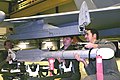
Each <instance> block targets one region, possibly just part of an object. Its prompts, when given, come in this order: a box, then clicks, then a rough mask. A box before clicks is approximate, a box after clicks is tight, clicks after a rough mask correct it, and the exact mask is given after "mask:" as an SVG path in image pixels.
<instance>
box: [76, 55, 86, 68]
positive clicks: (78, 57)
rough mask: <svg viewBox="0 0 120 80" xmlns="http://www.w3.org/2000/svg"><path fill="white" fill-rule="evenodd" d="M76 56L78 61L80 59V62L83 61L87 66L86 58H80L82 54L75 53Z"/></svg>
mask: <svg viewBox="0 0 120 80" xmlns="http://www.w3.org/2000/svg"><path fill="white" fill-rule="evenodd" d="M74 57H75V59H77V61H80V62H82V63H83V64H84V65H85V66H87V62H86V61H85V59H82V58H80V55H79V54H77V53H76V54H75V55H74Z"/></svg>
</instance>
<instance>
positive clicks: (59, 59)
mask: <svg viewBox="0 0 120 80" xmlns="http://www.w3.org/2000/svg"><path fill="white" fill-rule="evenodd" d="M57 60H58V62H59V63H61V62H65V60H63V59H61V58H60V57H58V58H57Z"/></svg>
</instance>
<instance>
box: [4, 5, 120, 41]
mask: <svg viewBox="0 0 120 80" xmlns="http://www.w3.org/2000/svg"><path fill="white" fill-rule="evenodd" d="M79 13H80V11H72V12H64V13H56V14H48V15H38V16H31V17H21V18H13V19H5V20H4V22H11V23H12V24H15V25H16V24H18V25H16V26H17V28H18V27H21V28H18V29H15V30H18V31H15V32H18V33H19V31H20V29H22V27H27V26H28V27H29V30H30V29H31V30H33V26H34V24H36V23H37V24H36V25H35V26H36V29H37V30H39V29H40V28H41V27H40V24H41V21H42V22H43V23H42V24H41V25H52V26H53V27H55V29H54V30H52V29H49V28H47V29H45V30H43V27H44V26H42V32H40V31H38V32H37V33H38V34H36V33H35V34H33V33H31V34H30V35H23V34H22V33H23V32H26V30H27V29H24V30H23V32H22V30H21V32H20V33H21V34H19V35H18V34H14V35H11V36H10V37H9V38H10V39H30V38H43V36H45V37H56V36H63V35H79V34H80V32H79V30H78V26H79V23H78V20H79ZM89 13H90V19H91V24H90V25H89V26H88V27H92V28H95V29H98V30H107V29H113V28H119V25H120V22H119V21H120V6H113V7H107V8H100V9H93V10H89ZM39 22H40V24H39ZM48 27H50V26H48ZM53 27H52V28H53ZM61 27H62V28H61ZM58 28H60V29H58ZM34 29H35V27H34ZM66 31H67V33H65V32H66ZM33 32H36V31H33ZM43 32H44V33H43ZM46 32H47V33H46ZM54 32H55V33H54ZM59 32H60V33H59ZM40 33H43V34H40ZM62 33H64V34H62ZM100 33H102V32H101V31H100ZM27 34H29V33H27ZM45 34H47V36H46V35H45ZM49 34H50V35H49ZM54 34H55V35H54ZM35 35H37V36H36V37H30V36H35ZM41 35H42V36H41ZM100 35H101V34H100ZM117 35H120V32H119V33H117ZM27 36H28V37H27ZM23 37H24V38H23Z"/></svg>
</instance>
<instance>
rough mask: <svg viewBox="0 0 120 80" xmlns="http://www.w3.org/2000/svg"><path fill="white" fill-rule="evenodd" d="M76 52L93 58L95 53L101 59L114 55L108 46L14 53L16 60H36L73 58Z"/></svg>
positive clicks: (81, 55)
mask: <svg viewBox="0 0 120 80" xmlns="http://www.w3.org/2000/svg"><path fill="white" fill-rule="evenodd" d="M75 54H78V55H80V57H81V58H89V54H90V58H95V57H96V56H97V55H100V56H102V58H103V59H110V58H112V57H113V56H114V50H112V49H110V48H96V49H92V50H68V51H43V50H39V49H32V50H20V51H17V53H16V59H17V60H18V61H30V62H37V61H41V60H43V59H47V58H61V59H75V57H74V55H75Z"/></svg>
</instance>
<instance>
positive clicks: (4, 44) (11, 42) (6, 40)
mask: <svg viewBox="0 0 120 80" xmlns="http://www.w3.org/2000/svg"><path fill="white" fill-rule="evenodd" d="M7 42H11V43H12V41H11V40H6V41H5V42H4V46H5V45H6V43H7Z"/></svg>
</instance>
